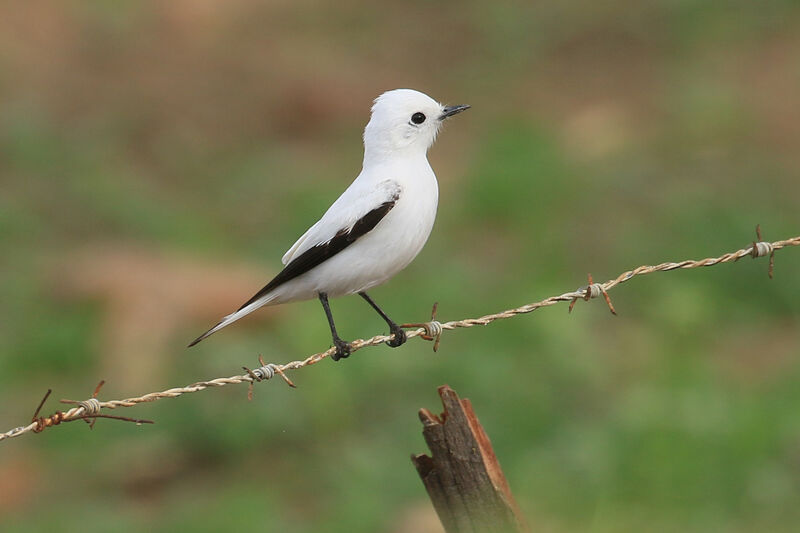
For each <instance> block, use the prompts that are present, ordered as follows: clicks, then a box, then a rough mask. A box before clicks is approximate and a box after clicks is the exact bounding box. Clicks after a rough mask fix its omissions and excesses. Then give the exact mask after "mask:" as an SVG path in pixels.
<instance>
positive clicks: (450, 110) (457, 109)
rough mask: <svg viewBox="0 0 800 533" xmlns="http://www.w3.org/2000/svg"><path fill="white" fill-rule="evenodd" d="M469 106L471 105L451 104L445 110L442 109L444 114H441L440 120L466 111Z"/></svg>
mask: <svg viewBox="0 0 800 533" xmlns="http://www.w3.org/2000/svg"><path fill="white" fill-rule="evenodd" d="M469 108H470V106H468V105H449V106H447V107H445V108H444V110H443V111H442V114H441V115H439V120H444V119H446V118H447V117H452V116H453V115H457V114H458V113H461V112H462V111H466V110H467V109H469Z"/></svg>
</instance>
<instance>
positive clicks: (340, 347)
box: [331, 338, 350, 361]
mask: <svg viewBox="0 0 800 533" xmlns="http://www.w3.org/2000/svg"><path fill="white" fill-rule="evenodd" d="M333 345H334V346H336V351H335V352H333V353H332V354H331V359H333V360H334V361H338V360H339V359H347V358H348V357H350V343H349V342H345V341H343V340H342V339H338V338H337V339H333Z"/></svg>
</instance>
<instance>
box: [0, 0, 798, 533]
mask: <svg viewBox="0 0 800 533" xmlns="http://www.w3.org/2000/svg"><path fill="white" fill-rule="evenodd" d="M396 87H413V88H417V89H420V90H423V91H425V92H428V93H429V94H431V95H432V96H434V97H435V98H438V99H441V100H443V101H446V102H448V103H469V104H472V106H473V109H472V110H471V111H470V112H469V113H466V114H464V115H460V116H459V117H457V118H456V119H454V120H453V122H452V123H450V124H448V125H447V127H446V129H445V131H444V132H443V134H442V136H441V139H440V140H439V142H438V144H437V145H436V146H435V147H434V148H433V150H432V152H431V154H430V159H431V162H432V164H433V166H434V168H435V169H436V171H437V174H438V176H439V179H440V184H441V202H440V210H439V219H438V222H437V226H436V228H435V230H434V233H433V235H432V237H431V240H430V241H429V243H428V246H427V247H426V249H425V250H424V251H423V253H422V254H421V255H420V257H419V258H418V259H417V260H416V262H415V263H413V264H412V265H411V266H410V267H409V268H408V269H407V270H406V271H405V272H403V273H402V274H401V275H400V276H398V277H397V278H396V279H395V280H394V281H393V282H392V283H390V284H388V285H387V286H385V287H384V288H380V289H378V290H375V292H374V293H373V296H374V297H375V298H376V300H377V301H379V302H380V303H381V304H382V305H383V306H384V308H385V309H387V310H388V311H389V312H390V314H391V315H392V316H394V317H397V319H399V320H407V321H417V320H421V319H424V318H426V317H427V315H428V312H429V309H430V305H431V304H432V303H433V302H434V301H437V300H438V301H439V302H440V317H441V318H442V319H455V318H463V317H468V316H478V315H480V314H484V313H488V312H493V311H496V310H499V309H504V308H507V307H509V306H515V305H518V304H522V303H525V302H529V301H534V300H538V299H541V298H543V297H546V296H549V295H551V294H554V293H560V292H563V291H565V290H569V289H571V288H574V287H576V286H577V285H580V284H581V283H583V281H584V280H585V275H586V272H587V271H591V272H592V273H593V274H594V275H595V278H598V279H603V280H604V279H607V278H608V277H611V276H612V275H616V274H617V273H619V272H620V271H622V270H624V269H627V268H630V267H633V266H637V265H639V264H642V263H656V262H661V261H665V260H678V259H684V258H688V257H692V258H699V257H704V256H708V255H717V254H719V253H722V252H724V251H728V250H732V249H736V248H739V247H743V246H745V245H747V243H748V242H749V241H750V240H751V239H752V238H753V236H754V235H753V229H754V227H755V224H756V223H761V225H762V227H763V228H764V232H765V237H766V238H767V239H777V238H785V237H789V236H793V235H796V234H797V233H798V230H800V210H798V198H799V195H800V7H798V5H797V4H796V3H795V2H788V1H768V2H727V3H709V2H701V1H680V2H667V1H659V2H647V3H638V4H633V5H624V4H621V3H618V2H611V3H598V2H588V1H583V2H549V3H541V2H536V3H525V4H521V5H515V4H511V3H506V2H467V3H460V4H454V5H448V4H446V3H430V2H411V3H406V2H397V3H394V4H391V5H387V4H383V3H367V2H364V3H359V2H345V3H341V2H336V3H324V2H317V3H313V4H311V5H308V4H306V5H301V4H300V3H291V2H272V3H251V2H246V1H242V0H236V1H231V2H213V1H209V0H203V1H199V2H198V1H194V0H192V1H189V0H181V1H170V2H133V3H121V2H80V1H77V2H61V3H56V4H50V3H40V2H14V3H5V4H2V5H0V271H1V275H0V425H1V426H2V429H3V430H5V429H8V428H10V427H13V426H16V425H19V424H22V423H24V422H26V418H27V417H28V416H29V415H30V414H31V412H32V410H33V408H34V406H35V405H36V403H37V402H38V400H39V399H40V397H41V395H42V393H43V392H44V391H45V390H46V389H47V388H48V387H52V388H54V389H55V393H54V397H56V398H63V397H67V398H75V399H82V398H85V397H87V396H88V395H89V394H90V393H91V391H92V389H93V388H94V386H95V384H96V381H97V380H99V379H100V378H103V379H106V380H107V382H108V383H107V384H106V386H105V388H104V389H103V391H102V393H101V395H102V396H103V397H109V398H111V397H113V398H119V397H125V396H130V395H138V394H140V393H144V392H149V391H152V390H158V389H160V388H165V387H169V386H175V385H181V384H186V383H190V382H192V381H195V380H198V379H203V378H208V377H215V376H219V375H230V374H233V373H236V372H237V371H238V369H239V368H240V367H241V365H243V364H245V365H248V366H253V365H255V364H256V356H257V354H259V353H262V354H264V356H265V358H266V359H267V360H269V361H287V360H292V359H297V358H299V357H301V356H304V355H306V354H308V353H311V352H314V351H318V350H320V349H323V348H326V347H327V346H328V345H329V343H330V338H329V334H328V331H327V325H326V322H325V319H324V315H323V313H322V311H321V309H320V308H319V306H318V303H316V302H308V303H300V304H293V305H289V306H284V307H281V308H277V309H272V310H264V311H262V312H259V313H257V314H256V315H255V316H253V317H252V318H249V319H247V320H244V321H242V322H241V323H239V324H237V325H236V326H235V327H231V328H229V329H226V330H224V331H223V332H221V333H219V334H217V335H215V336H214V337H212V338H211V339H209V340H207V341H205V342H204V343H202V344H200V345H199V346H198V347H197V348H193V349H192V350H188V351H187V350H185V349H184V347H185V345H186V343H187V342H188V341H189V340H191V339H192V338H194V337H195V336H196V335H197V334H198V333H200V332H202V331H204V330H205V329H206V328H207V327H208V326H209V325H210V324H212V323H213V322H214V320H215V319H217V318H218V317H219V316H220V315H222V314H225V313H228V312H229V311H230V310H231V309H233V308H235V307H236V305H237V304H239V303H241V302H242V301H243V300H244V299H246V298H248V297H249V296H250V295H251V293H253V292H254V291H255V290H257V289H258V288H260V287H261V284H262V282H264V281H266V280H267V279H268V278H269V277H270V275H271V274H273V273H274V272H275V271H276V270H277V268H279V266H280V263H279V259H280V256H281V254H282V253H283V251H284V250H285V249H287V248H288V247H289V246H290V245H291V244H292V243H293V242H294V239H295V238H296V237H297V236H298V235H299V234H300V233H301V232H302V231H303V230H305V228H306V227H307V226H308V225H310V224H311V223H313V222H314V221H315V220H316V217H317V216H318V215H320V214H321V213H322V211H323V210H324V209H325V208H326V207H327V205H328V204H329V202H331V201H332V200H333V199H334V198H335V197H336V196H337V195H338V193H339V192H340V191H341V190H343V189H344V187H345V186H346V185H347V184H348V183H349V180H351V179H352V178H353V177H354V176H355V174H356V173H357V171H358V169H359V165H360V158H361V146H360V132H361V128H362V127H363V125H364V124H365V122H366V120H367V117H368V111H369V106H370V101H371V99H372V98H374V97H375V96H376V95H378V94H379V93H381V92H382V91H384V90H387V89H391V88H396ZM766 268H767V263H766V260H763V259H762V260H760V261H750V260H745V261H742V262H739V263H738V264H736V265H724V266H720V267H716V268H714V269H713V270H703V269H698V270H693V271H685V272H673V273H666V274H659V275H654V276H651V277H647V278H642V279H637V280H634V281H632V282H631V283H629V284H627V285H626V286H624V287H621V288H620V289H618V290H617V291H615V292H614V294H613V295H612V296H613V298H614V302H615V305H616V307H617V309H618V311H619V313H620V315H619V316H618V317H612V316H611V315H610V314H609V313H608V311H607V310H606V309H605V307H604V305H603V304H602V302H592V303H591V304H585V303H583V302H579V303H578V306H577V308H576V309H575V311H574V312H573V313H572V315H571V316H568V315H567V313H566V307H565V306H561V307H555V308H549V309H545V310H542V311H537V312H536V313H534V314H533V315H529V316H525V317H520V318H516V319H514V320H507V321H502V322H498V323H496V324H494V325H492V326H490V327H487V328H475V329H470V330H461V331H458V332H455V333H447V334H446V335H445V336H444V338H443V340H442V346H441V349H440V351H439V353H437V354H433V353H432V352H431V350H430V348H431V347H430V344H427V343H423V342H419V341H415V342H410V343H409V344H408V345H407V346H404V347H403V348H402V349H398V350H396V351H392V350H391V349H390V348H384V347H381V348H375V349H371V350H364V351H362V352H358V353H357V354H355V355H354V356H353V357H351V358H350V359H349V360H347V361H344V362H341V363H338V364H334V363H332V362H329V361H326V362H324V363H323V364H320V365H317V366H314V367H312V368H309V369H306V370H304V371H302V372H297V373H296V374H294V375H293V376H292V377H293V379H294V380H295V381H296V383H297V384H298V385H299V388H298V389H297V390H290V389H288V388H287V387H285V386H283V385H282V384H281V383H280V382H273V383H268V384H262V385H258V386H257V387H256V390H255V398H254V401H253V402H250V403H248V402H247V401H246V399H245V398H246V390H245V388H244V387H238V388H227V389H222V390H214V391H207V392H204V393H203V394H198V395H193V396H190V397H184V398H181V399H178V400H165V401H162V402H158V403H156V404H152V405H147V406H142V407H140V408H137V409H135V410H133V409H131V410H128V412H127V413H125V414H131V415H132V416H138V417H143V418H152V419H155V420H156V421H157V424H156V425H155V426H144V427H135V426H134V425H132V424H124V423H117V422H113V421H106V420H101V421H99V422H98V423H97V425H96V427H95V428H94V431H91V432H90V431H88V430H87V428H86V427H85V426H84V424H81V423H74V424H69V425H66V426H64V427H59V428H57V429H53V430H48V431H47V432H45V433H43V434H41V435H37V436H27V437H25V438H21V439H16V440H14V441H10V442H6V443H3V444H2V446H1V447H0V525H2V529H3V531H89V532H91V531H98V532H100V531H110V530H114V531H137V530H149V531H184V530H193V531H220V530H236V529H238V530H252V529H253V528H256V529H257V530H269V531H282V532H312V531H313V532H316V531H334V532H335V531H341V532H345V531H346V532H352V531H364V532H372V531H378V532H381V531H382V532H424V531H436V530H437V529H436V528H437V527H438V526H437V521H436V518H435V515H434V514H433V511H432V509H431V507H430V504H429V502H428V501H427V498H426V495H425V493H424V490H423V488H422V484H421V483H420V481H419V480H418V479H417V476H416V473H415V471H414V469H413V468H412V466H411V464H410V462H409V459H408V457H409V454H410V453H412V452H420V451H423V450H424V443H423V441H422V439H421V437H420V425H419V422H418V420H417V418H416V410H417V409H418V408H420V407H423V406H425V407H429V408H437V396H436V387H437V386H438V385H440V384H442V383H449V384H450V385H451V386H453V387H454V388H455V389H456V390H457V391H458V392H459V393H460V394H461V395H462V396H466V397H469V398H471V399H472V401H473V403H474V405H475V408H476V411H477V413H478V415H479V416H480V418H481V420H482V422H483V424H484V426H485V427H486V429H487V432H488V433H489V435H490V436H491V438H492V441H493V443H494V445H495V450H496V452H497V455H498V456H499V458H500V460H501V463H502V465H503V467H504V469H505V472H506V474H507V477H508V478H509V482H510V484H511V487H512V489H513V490H514V492H515V494H516V497H517V499H518V500H519V502H520V504H521V506H522V508H523V510H524V512H525V514H526V515H527V517H528V519H529V521H530V522H531V523H532V524H533V525H535V526H536V527H537V530H543V531H554V532H561V531H564V532H567V531H570V532H571V531H596V532H605V531H698V532H700V531H702V532H707V531H763V530H770V531H793V530H796V527H797V523H798V521H799V520H800V511H799V510H798V509H800V507H798V505H797V502H798V501H799V499H800V422H799V421H800V417H798V411H799V410H800V386H798V380H799V379H800V340H798V324H800V303H798V302H800V275H798V272H800V253H798V251H797V250H789V251H785V252H782V253H780V254H779V255H778V257H777V258H776V275H775V279H774V280H773V281H769V280H768V279H767V275H766ZM333 307H334V311H335V313H336V315H337V317H338V320H339V322H340V332H341V333H342V334H343V336H345V337H346V338H355V337H364V336H368V335H372V334H375V333H377V332H381V331H384V330H385V325H384V324H383V323H382V322H381V321H380V319H379V318H378V317H377V316H375V315H374V313H373V312H372V311H371V310H370V309H369V308H368V307H367V306H366V305H364V303H363V302H361V301H360V300H359V299H358V298H345V299H342V300H337V301H335V302H334V303H333ZM54 408H55V404H52V403H51V404H49V405H48V407H47V409H49V410H50V411H52V409H54Z"/></svg>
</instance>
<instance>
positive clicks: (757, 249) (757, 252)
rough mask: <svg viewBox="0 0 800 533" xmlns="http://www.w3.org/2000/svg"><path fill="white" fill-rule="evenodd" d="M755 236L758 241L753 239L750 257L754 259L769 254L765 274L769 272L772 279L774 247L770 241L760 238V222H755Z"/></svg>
mask: <svg viewBox="0 0 800 533" xmlns="http://www.w3.org/2000/svg"><path fill="white" fill-rule="evenodd" d="M756 237H757V238H758V241H753V252H752V257H753V259H756V258H757V257H764V256H765V255H767V254H769V270H768V271H767V274H769V279H772V274H773V271H774V270H775V247H774V246H772V243H771V242H764V241H763V239H762V238H761V224H756Z"/></svg>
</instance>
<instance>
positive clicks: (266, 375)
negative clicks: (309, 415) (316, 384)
mask: <svg viewBox="0 0 800 533" xmlns="http://www.w3.org/2000/svg"><path fill="white" fill-rule="evenodd" d="M258 362H259V363H260V364H261V366H260V367H258V368H256V369H254V370H250V369H249V368H247V367H246V366H243V367H242V370H244V371H245V372H247V375H248V376H250V385H248V387H247V401H253V383H256V382H261V381H266V380H268V379H272V378H273V377H275V374H278V375H279V376H280V377H281V378H283V381H285V382H286V384H287V385H289V386H290V387H291V388H293V389H296V388H297V385H295V384H294V383H293V382H292V380H291V379H289V377H288V376H287V375H286V374H285V373H284V372H283V370H281V368H280V367H279V366H278V365H276V364H274V363H265V362H264V357H263V356H261V355H260V354H259V356H258Z"/></svg>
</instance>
